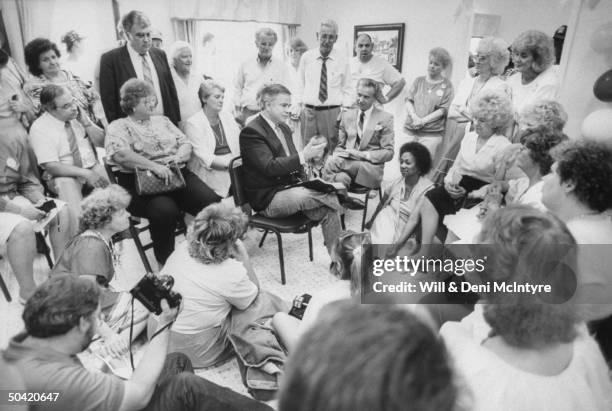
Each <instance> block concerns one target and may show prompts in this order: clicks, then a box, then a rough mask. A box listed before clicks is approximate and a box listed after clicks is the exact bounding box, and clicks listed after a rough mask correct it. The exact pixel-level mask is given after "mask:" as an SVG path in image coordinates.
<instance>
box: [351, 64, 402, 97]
mask: <svg viewBox="0 0 612 411" xmlns="http://www.w3.org/2000/svg"><path fill="white" fill-rule="evenodd" d="M362 78H369V79H372V80H374V81H376V82H377V83H379V84H381V85H388V86H390V85H392V84H393V83H396V82H398V81H400V80H401V79H402V75H401V74H400V72H399V71H397V69H396V68H395V67H393V66H392V65H391V63H389V62H388V61H387V60H385V59H384V58H382V57H379V56H372V58H371V59H370V61H368V62H366V63H362V62H361V60H359V56H355V57H353V58H352V59H351V85H352V87H353V89H355V88H356V87H357V82H358V81H359V79H362Z"/></svg>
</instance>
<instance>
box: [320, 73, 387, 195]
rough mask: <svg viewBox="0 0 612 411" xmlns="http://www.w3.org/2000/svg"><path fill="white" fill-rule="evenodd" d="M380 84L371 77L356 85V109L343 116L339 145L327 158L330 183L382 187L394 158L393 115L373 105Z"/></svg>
mask: <svg viewBox="0 0 612 411" xmlns="http://www.w3.org/2000/svg"><path fill="white" fill-rule="evenodd" d="M378 90H379V85H378V83H377V82H376V81H374V80H372V79H369V78H362V79H360V80H359V81H358V82H357V108H351V109H348V110H346V111H344V112H343V113H342V114H340V127H339V130H338V146H336V149H335V150H334V152H333V153H332V155H331V156H329V157H328V158H327V161H326V163H325V167H324V168H323V177H324V178H325V179H326V180H328V181H336V182H339V183H343V184H344V185H345V186H346V187H348V186H349V185H350V184H351V183H356V184H358V185H360V186H364V187H368V188H374V189H376V188H379V187H380V182H381V181H382V178H383V171H384V168H385V163H386V162H387V161H389V160H391V159H392V158H393V144H394V132H393V115H391V114H389V113H387V112H386V111H383V110H382V108H378V107H376V106H375V105H374V102H375V101H376V96H377V95H379V92H378Z"/></svg>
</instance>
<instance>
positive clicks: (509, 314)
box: [440, 206, 612, 411]
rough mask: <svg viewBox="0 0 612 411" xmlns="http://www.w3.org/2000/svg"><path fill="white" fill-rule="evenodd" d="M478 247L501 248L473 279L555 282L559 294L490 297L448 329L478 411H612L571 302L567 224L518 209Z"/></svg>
mask: <svg viewBox="0 0 612 411" xmlns="http://www.w3.org/2000/svg"><path fill="white" fill-rule="evenodd" d="M479 242H481V243H486V244H491V245H492V247H494V248H493V250H491V252H490V253H487V256H488V259H487V265H486V272H485V273H483V274H485V275H483V276H482V277H481V278H480V279H479V280H476V279H474V281H485V284H486V281H489V280H490V281H491V282H492V283H493V282H494V281H495V282H496V283H497V284H501V283H504V284H512V283H518V284H526V283H530V284H538V285H541V284H548V285H550V286H551V289H552V292H550V293H541V294H535V295H534V294H531V293H518V292H517V293H505V292H489V293H486V294H485V295H483V297H485V302H484V304H478V305H477V309H476V311H474V312H473V313H472V314H470V315H469V316H468V317H466V318H464V319H463V320H462V321H461V322H460V323H459V322H447V323H445V324H444V325H443V326H442V328H441V330H440V335H441V336H442V338H443V339H444V341H445V343H446V346H447V347H448V349H449V350H450V353H451V357H452V358H453V360H454V363H455V366H456V369H457V371H458V373H459V374H460V376H462V377H463V381H466V382H467V383H468V384H469V386H470V388H471V391H472V393H473V401H474V404H473V407H472V409H473V410H475V411H485V410H512V411H527V410H544V409H546V410H567V411H570V410H577V409H585V410H587V409H588V410H594V411H596V410H600V411H603V410H608V409H610V405H611V404H612V384H611V383H610V379H609V378H608V369H607V367H606V364H605V361H604V359H603V356H602V354H601V351H600V349H599V347H598V346H597V343H596V342H595V341H594V340H593V338H592V337H591V336H590V335H589V333H588V331H587V329H586V327H585V325H584V323H582V322H581V321H580V318H579V316H578V315H577V313H576V307H575V305H574V304H571V303H569V302H565V301H567V298H568V296H569V295H571V293H572V290H570V289H569V286H570V284H568V281H567V280H568V279H569V278H568V271H567V268H568V267H575V264H576V254H575V252H572V251H571V250H572V247H573V246H575V242H574V238H573V237H572V235H571V233H570V232H569V231H568V229H567V227H566V226H565V224H563V223H562V222H561V221H560V220H558V219H557V218H555V217H553V216H551V215H550V214H546V213H543V212H541V211H538V210H536V209H534V208H532V207H528V206H512V207H508V208H505V209H500V210H497V211H496V212H495V213H493V214H492V215H490V216H489V217H488V218H487V219H486V220H485V223H484V227H483V229H482V232H481V233H480V238H479ZM551 262H555V263H556V264H554V265H553V264H551ZM471 281H472V280H471ZM483 317H484V321H483Z"/></svg>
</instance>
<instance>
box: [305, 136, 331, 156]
mask: <svg viewBox="0 0 612 411" xmlns="http://www.w3.org/2000/svg"><path fill="white" fill-rule="evenodd" d="M326 146H327V141H322V139H317V138H312V139H310V141H309V142H308V144H306V146H305V147H304V149H303V150H302V154H303V155H304V160H306V161H308V160H313V159H316V158H321V157H323V153H324V152H325V147H326Z"/></svg>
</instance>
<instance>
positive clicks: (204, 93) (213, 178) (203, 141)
mask: <svg viewBox="0 0 612 411" xmlns="http://www.w3.org/2000/svg"><path fill="white" fill-rule="evenodd" d="M198 95H199V97H200V101H201V103H202V106H201V109H200V110H199V111H198V112H197V113H196V114H194V115H193V116H191V117H190V118H189V119H188V120H187V121H186V122H185V123H184V124H185V125H184V130H185V134H186V135H187V139H188V140H189V143H191V146H192V147H193V153H192V155H191V158H190V159H189V163H188V164H187V167H189V169H190V170H191V171H193V172H194V173H195V174H196V175H197V176H198V177H200V179H201V180H202V181H206V184H208V186H209V187H210V188H211V189H212V190H214V191H215V193H217V195H219V196H220V197H227V196H228V194H229V188H230V176H229V172H228V168H229V163H230V161H231V159H232V158H234V157H236V156H239V155H240V146H239V144H238V136H239V134H240V129H239V128H238V124H237V123H236V121H235V120H234V117H233V116H232V114H231V113H229V112H227V111H226V110H223V98H224V96H225V89H224V88H223V86H221V85H220V84H219V83H216V82H215V81H213V80H206V81H204V82H203V83H202V84H201V85H200V88H199V90H198Z"/></svg>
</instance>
